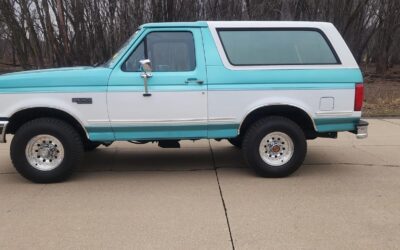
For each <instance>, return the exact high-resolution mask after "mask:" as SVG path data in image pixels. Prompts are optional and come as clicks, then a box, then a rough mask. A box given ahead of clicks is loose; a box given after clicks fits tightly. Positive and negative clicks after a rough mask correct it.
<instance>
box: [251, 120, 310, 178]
mask: <svg viewBox="0 0 400 250" xmlns="http://www.w3.org/2000/svg"><path fill="white" fill-rule="evenodd" d="M306 152H307V142H306V138H305V136H304V132H303V131H302V129H301V128H300V127H299V126H298V125H297V124H296V123H294V122H293V121H291V120H289V119H287V118H284V117H277V116H274V117H268V118H264V119H262V120H259V121H257V122H256V123H254V124H253V125H252V126H251V127H250V128H249V130H248V131H247V133H246V135H245V137H244V141H243V153H244V157H245V160H246V162H247V163H248V165H249V166H250V167H251V168H253V169H254V170H255V172H256V173H257V174H258V175H260V176H263V177H286V176H289V175H290V174H292V173H293V172H295V171H296V170H297V169H298V168H299V167H300V166H301V164H302V163H303V161H304V158H305V155H306Z"/></svg>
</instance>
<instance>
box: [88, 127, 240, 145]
mask: <svg viewBox="0 0 400 250" xmlns="http://www.w3.org/2000/svg"><path fill="white" fill-rule="evenodd" d="M238 128H239V124H211V125H206V124H205V125H159V126H114V127H113V128H111V127H87V128H86V130H87V131H88V133H89V138H90V139H91V140H94V141H110V140H117V141H126V140H162V139H201V138H210V139H216V138H231V137H236V136H237V131H238Z"/></svg>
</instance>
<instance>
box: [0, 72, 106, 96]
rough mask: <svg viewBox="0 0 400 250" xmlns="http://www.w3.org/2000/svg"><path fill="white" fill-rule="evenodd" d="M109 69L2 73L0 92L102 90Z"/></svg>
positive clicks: (104, 88) (104, 86) (104, 87)
mask: <svg viewBox="0 0 400 250" xmlns="http://www.w3.org/2000/svg"><path fill="white" fill-rule="evenodd" d="M111 71H112V70H111V69H109V68H103V67H97V68H94V67H71V68H58V69H47V70H34V71H24V72H16V73H11V74H4V75H1V76H0V93H21V92H26V93H32V92H52V93H53V92H60V93H61V92H66V91H72V92H81V91H82V92H85V91H93V92H102V91H105V90H106V87H107V84H108V78H109V76H110V73H111Z"/></svg>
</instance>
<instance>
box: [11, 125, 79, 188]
mask: <svg viewBox="0 0 400 250" xmlns="http://www.w3.org/2000/svg"><path fill="white" fill-rule="evenodd" d="M82 153H83V145H82V141H81V138H80V136H79V134H78V133H77V132H76V131H75V130H74V128H73V127H72V126H70V125H69V124H67V123H65V122H63V121H61V120H58V119H53V118H40V119H36V120H32V121H30V122H28V123H26V124H24V125H23V126H22V127H21V128H19V129H18V131H17V132H16V134H15V136H14V138H13V140H12V142H11V160H12V162H13V164H14V166H15V168H16V170H17V171H18V172H19V173H20V174H21V175H22V176H24V177H25V178H26V179H28V180H30V181H33V182H37V183H51V182H60V181H63V180H65V179H67V178H68V177H69V176H70V175H71V174H72V173H73V170H74V168H75V166H76V165H77V164H78V162H79V160H80V158H81V156H82Z"/></svg>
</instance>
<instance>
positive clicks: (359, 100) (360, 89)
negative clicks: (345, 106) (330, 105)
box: [354, 83, 364, 111]
mask: <svg viewBox="0 0 400 250" xmlns="http://www.w3.org/2000/svg"><path fill="white" fill-rule="evenodd" d="M363 100H364V84H362V83H357V84H356V92H355V98H354V111H361V109H362V106H363Z"/></svg>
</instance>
